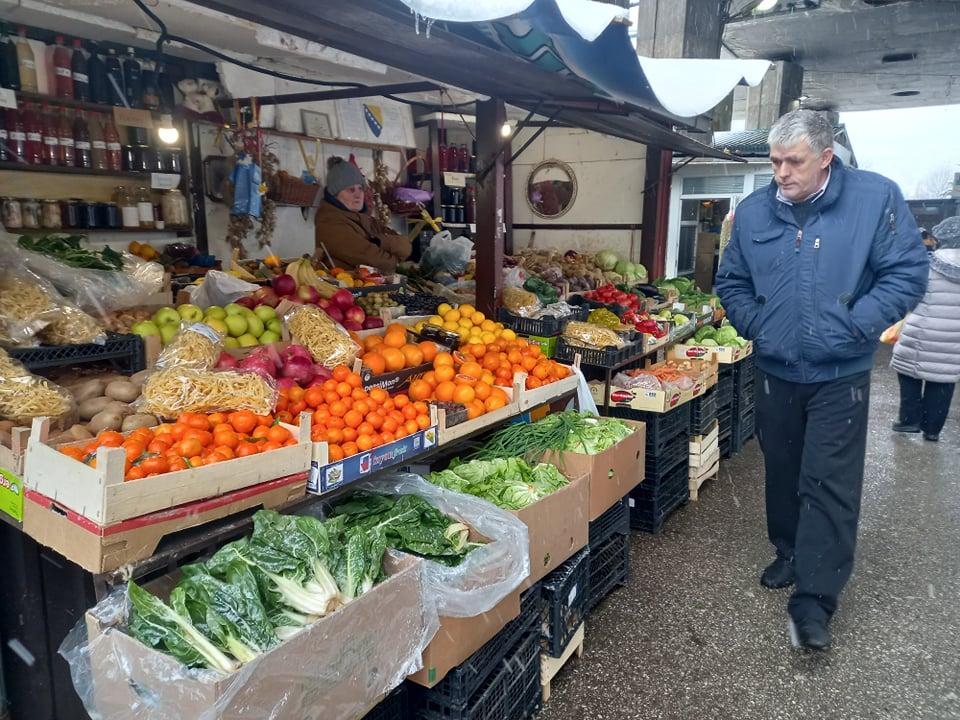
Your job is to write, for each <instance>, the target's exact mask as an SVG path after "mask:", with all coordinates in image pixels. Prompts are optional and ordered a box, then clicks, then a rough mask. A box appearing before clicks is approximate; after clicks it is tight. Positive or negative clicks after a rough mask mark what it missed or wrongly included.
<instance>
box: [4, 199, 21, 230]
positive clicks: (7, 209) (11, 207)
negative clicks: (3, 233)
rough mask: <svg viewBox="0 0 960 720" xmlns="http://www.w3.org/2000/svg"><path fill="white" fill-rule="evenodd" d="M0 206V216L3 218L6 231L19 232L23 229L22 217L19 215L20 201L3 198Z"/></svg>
mask: <svg viewBox="0 0 960 720" xmlns="http://www.w3.org/2000/svg"><path fill="white" fill-rule="evenodd" d="M0 202H2V205H0V215H2V217H3V226H4V227H5V228H6V229H7V230H19V229H20V228H22V227H23V216H22V215H21V214H20V201H19V200H17V199H16V198H13V197H5V198H3V200H2V201H0Z"/></svg>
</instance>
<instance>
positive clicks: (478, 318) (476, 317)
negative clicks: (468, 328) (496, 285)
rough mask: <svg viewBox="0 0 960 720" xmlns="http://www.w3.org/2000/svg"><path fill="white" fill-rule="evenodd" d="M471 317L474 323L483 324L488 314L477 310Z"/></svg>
mask: <svg viewBox="0 0 960 720" xmlns="http://www.w3.org/2000/svg"><path fill="white" fill-rule="evenodd" d="M470 319H471V320H473V324H474V325H482V324H483V323H484V321H486V319H487V316H486V315H484V314H483V313H482V312H480V311H479V310H477V311H476V312H475V313H473V315H471V316H470Z"/></svg>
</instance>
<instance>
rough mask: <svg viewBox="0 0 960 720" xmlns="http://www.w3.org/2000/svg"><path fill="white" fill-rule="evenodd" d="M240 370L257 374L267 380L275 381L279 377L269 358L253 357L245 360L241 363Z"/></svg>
mask: <svg viewBox="0 0 960 720" xmlns="http://www.w3.org/2000/svg"><path fill="white" fill-rule="evenodd" d="M238 369H240V370H247V371H249V372H255V373H258V374H260V375H262V376H263V377H265V378H270V379H271V380H273V379H275V378H276V376H277V369H276V368H275V367H274V365H273V363H271V362H270V359H269V358H266V357H263V356H253V355H251V356H249V357H246V358H244V359H243V360H241V361H240V364H239V365H238Z"/></svg>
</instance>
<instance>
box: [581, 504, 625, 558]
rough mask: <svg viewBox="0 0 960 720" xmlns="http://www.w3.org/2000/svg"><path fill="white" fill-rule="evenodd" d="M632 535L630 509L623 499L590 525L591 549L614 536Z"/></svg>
mask: <svg viewBox="0 0 960 720" xmlns="http://www.w3.org/2000/svg"><path fill="white" fill-rule="evenodd" d="M617 534H618V535H629V534H630V508H629V507H627V498H626V497H623V498H621V499H620V502H618V503H617V504H616V505H614V506H613V507H612V508H610V509H609V510H607V511H606V512H605V513H603V515H601V516H600V517H598V518H597V519H596V520H594V521H593V522H592V523H590V549H591V550H594V549H596V548H598V547H600V546H601V545H602V544H603V543H605V542H606V541H607V540H608V539H609V538H610V537H611V536H612V535H617Z"/></svg>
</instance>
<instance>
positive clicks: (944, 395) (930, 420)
mask: <svg viewBox="0 0 960 720" xmlns="http://www.w3.org/2000/svg"><path fill="white" fill-rule="evenodd" d="M897 379H898V380H900V422H901V423H903V424H904V425H916V426H917V427H919V428H920V429H921V430H923V431H924V432H925V433H930V434H932V435H938V434H939V433H940V431H941V430H943V425H944V423H946V422H947V413H948V412H950V401H951V400H952V399H953V388H954V387H955V385H954V384H953V383H950V384H948V383H936V382H929V381H928V382H924V381H923V380H917V379H916V378H912V377H909V376H908V375H901V374H900V373H897Z"/></svg>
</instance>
